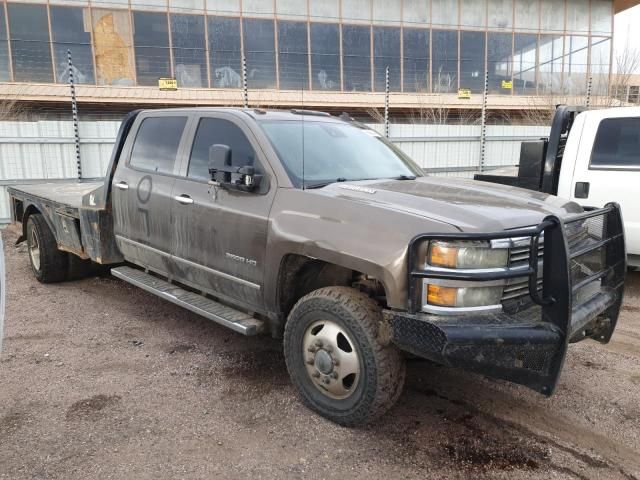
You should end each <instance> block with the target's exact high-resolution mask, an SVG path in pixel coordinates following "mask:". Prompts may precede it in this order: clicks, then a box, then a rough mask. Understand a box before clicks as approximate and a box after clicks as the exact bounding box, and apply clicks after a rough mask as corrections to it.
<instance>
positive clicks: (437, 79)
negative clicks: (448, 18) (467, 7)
mask: <svg viewBox="0 0 640 480" xmlns="http://www.w3.org/2000/svg"><path fill="white" fill-rule="evenodd" d="M431 35H432V42H433V44H432V46H431V52H432V55H433V60H432V65H431V69H432V70H431V81H432V85H433V86H432V90H433V92H434V93H449V92H455V91H456V90H457V89H458V32H457V31H454V30H433V31H432V32H431Z"/></svg>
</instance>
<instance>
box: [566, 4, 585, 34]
mask: <svg viewBox="0 0 640 480" xmlns="http://www.w3.org/2000/svg"><path fill="white" fill-rule="evenodd" d="M566 30H567V32H571V33H582V32H585V33H586V32H588V31H589V0H569V1H568V2H567V28H566Z"/></svg>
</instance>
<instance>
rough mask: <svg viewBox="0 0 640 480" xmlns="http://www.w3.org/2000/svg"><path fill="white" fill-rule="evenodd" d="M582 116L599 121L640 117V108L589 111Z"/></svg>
mask: <svg viewBox="0 0 640 480" xmlns="http://www.w3.org/2000/svg"><path fill="white" fill-rule="evenodd" d="M580 115H585V116H588V117H589V118H595V119H598V120H604V119H605V118H617V117H640V107H613V108H603V109H600V110H588V111H586V112H582V113H581V114H580Z"/></svg>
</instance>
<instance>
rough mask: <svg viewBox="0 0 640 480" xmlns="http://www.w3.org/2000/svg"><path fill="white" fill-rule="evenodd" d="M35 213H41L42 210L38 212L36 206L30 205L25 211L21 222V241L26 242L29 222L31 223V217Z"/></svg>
mask: <svg viewBox="0 0 640 480" xmlns="http://www.w3.org/2000/svg"><path fill="white" fill-rule="evenodd" d="M35 213H41V212H40V210H38V209H37V208H36V207H35V205H29V206H28V207H27V209H26V210H25V211H24V214H23V215H22V219H21V220H20V221H21V222H22V237H21V238H20V241H23V240H26V238H27V222H28V221H29V217H30V216H31V215H33V214H35Z"/></svg>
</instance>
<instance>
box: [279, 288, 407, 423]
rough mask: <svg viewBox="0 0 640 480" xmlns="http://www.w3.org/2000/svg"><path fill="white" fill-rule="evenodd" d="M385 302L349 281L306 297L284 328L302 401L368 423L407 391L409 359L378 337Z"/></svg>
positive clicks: (331, 415) (333, 416)
mask: <svg viewBox="0 0 640 480" xmlns="http://www.w3.org/2000/svg"><path fill="white" fill-rule="evenodd" d="M381 322H382V313H381V310H380V307H379V306H378V305H377V304H376V302H375V301H373V300H372V299H371V298H369V297H368V296H366V295H365V294H363V293H361V292H358V291H357V290H354V289H352V288H348V287H327V288H321V289H319V290H316V291H314V292H312V293H310V294H308V295H306V296H304V297H302V298H301V299H300V300H299V301H298V302H297V303H296V305H295V306H294V307H293V309H292V310H291V313H290V314H289V319H288V321H287V324H286V326H285V332H284V353H285V360H286V363H287V369H288V370H289V375H290V376H291V379H292V381H293V383H294V385H295V386H296V388H297V389H298V393H299V394H300V397H301V398H302V400H303V402H304V403H305V404H306V405H307V406H308V407H309V408H311V409H312V410H314V411H316V412H318V413H320V414H321V415H322V416H324V417H326V418H328V419H329V420H332V421H334V422H336V423H339V424H341V425H346V426H355V425H361V424H365V423H369V422H371V421H372V420H374V419H376V418H378V417H379V416H381V415H382V414H384V413H385V412H386V411H387V410H389V409H390V408H391V407H392V406H393V405H394V404H395V402H396V401H397V399H398V397H399V396H400V394H401V393H402V387H403V385H404V378H405V364H404V359H403V357H402V355H401V353H400V351H399V350H398V349H397V347H395V346H393V345H383V344H381V343H380V342H379V341H378V329H379V326H380V324H381Z"/></svg>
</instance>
